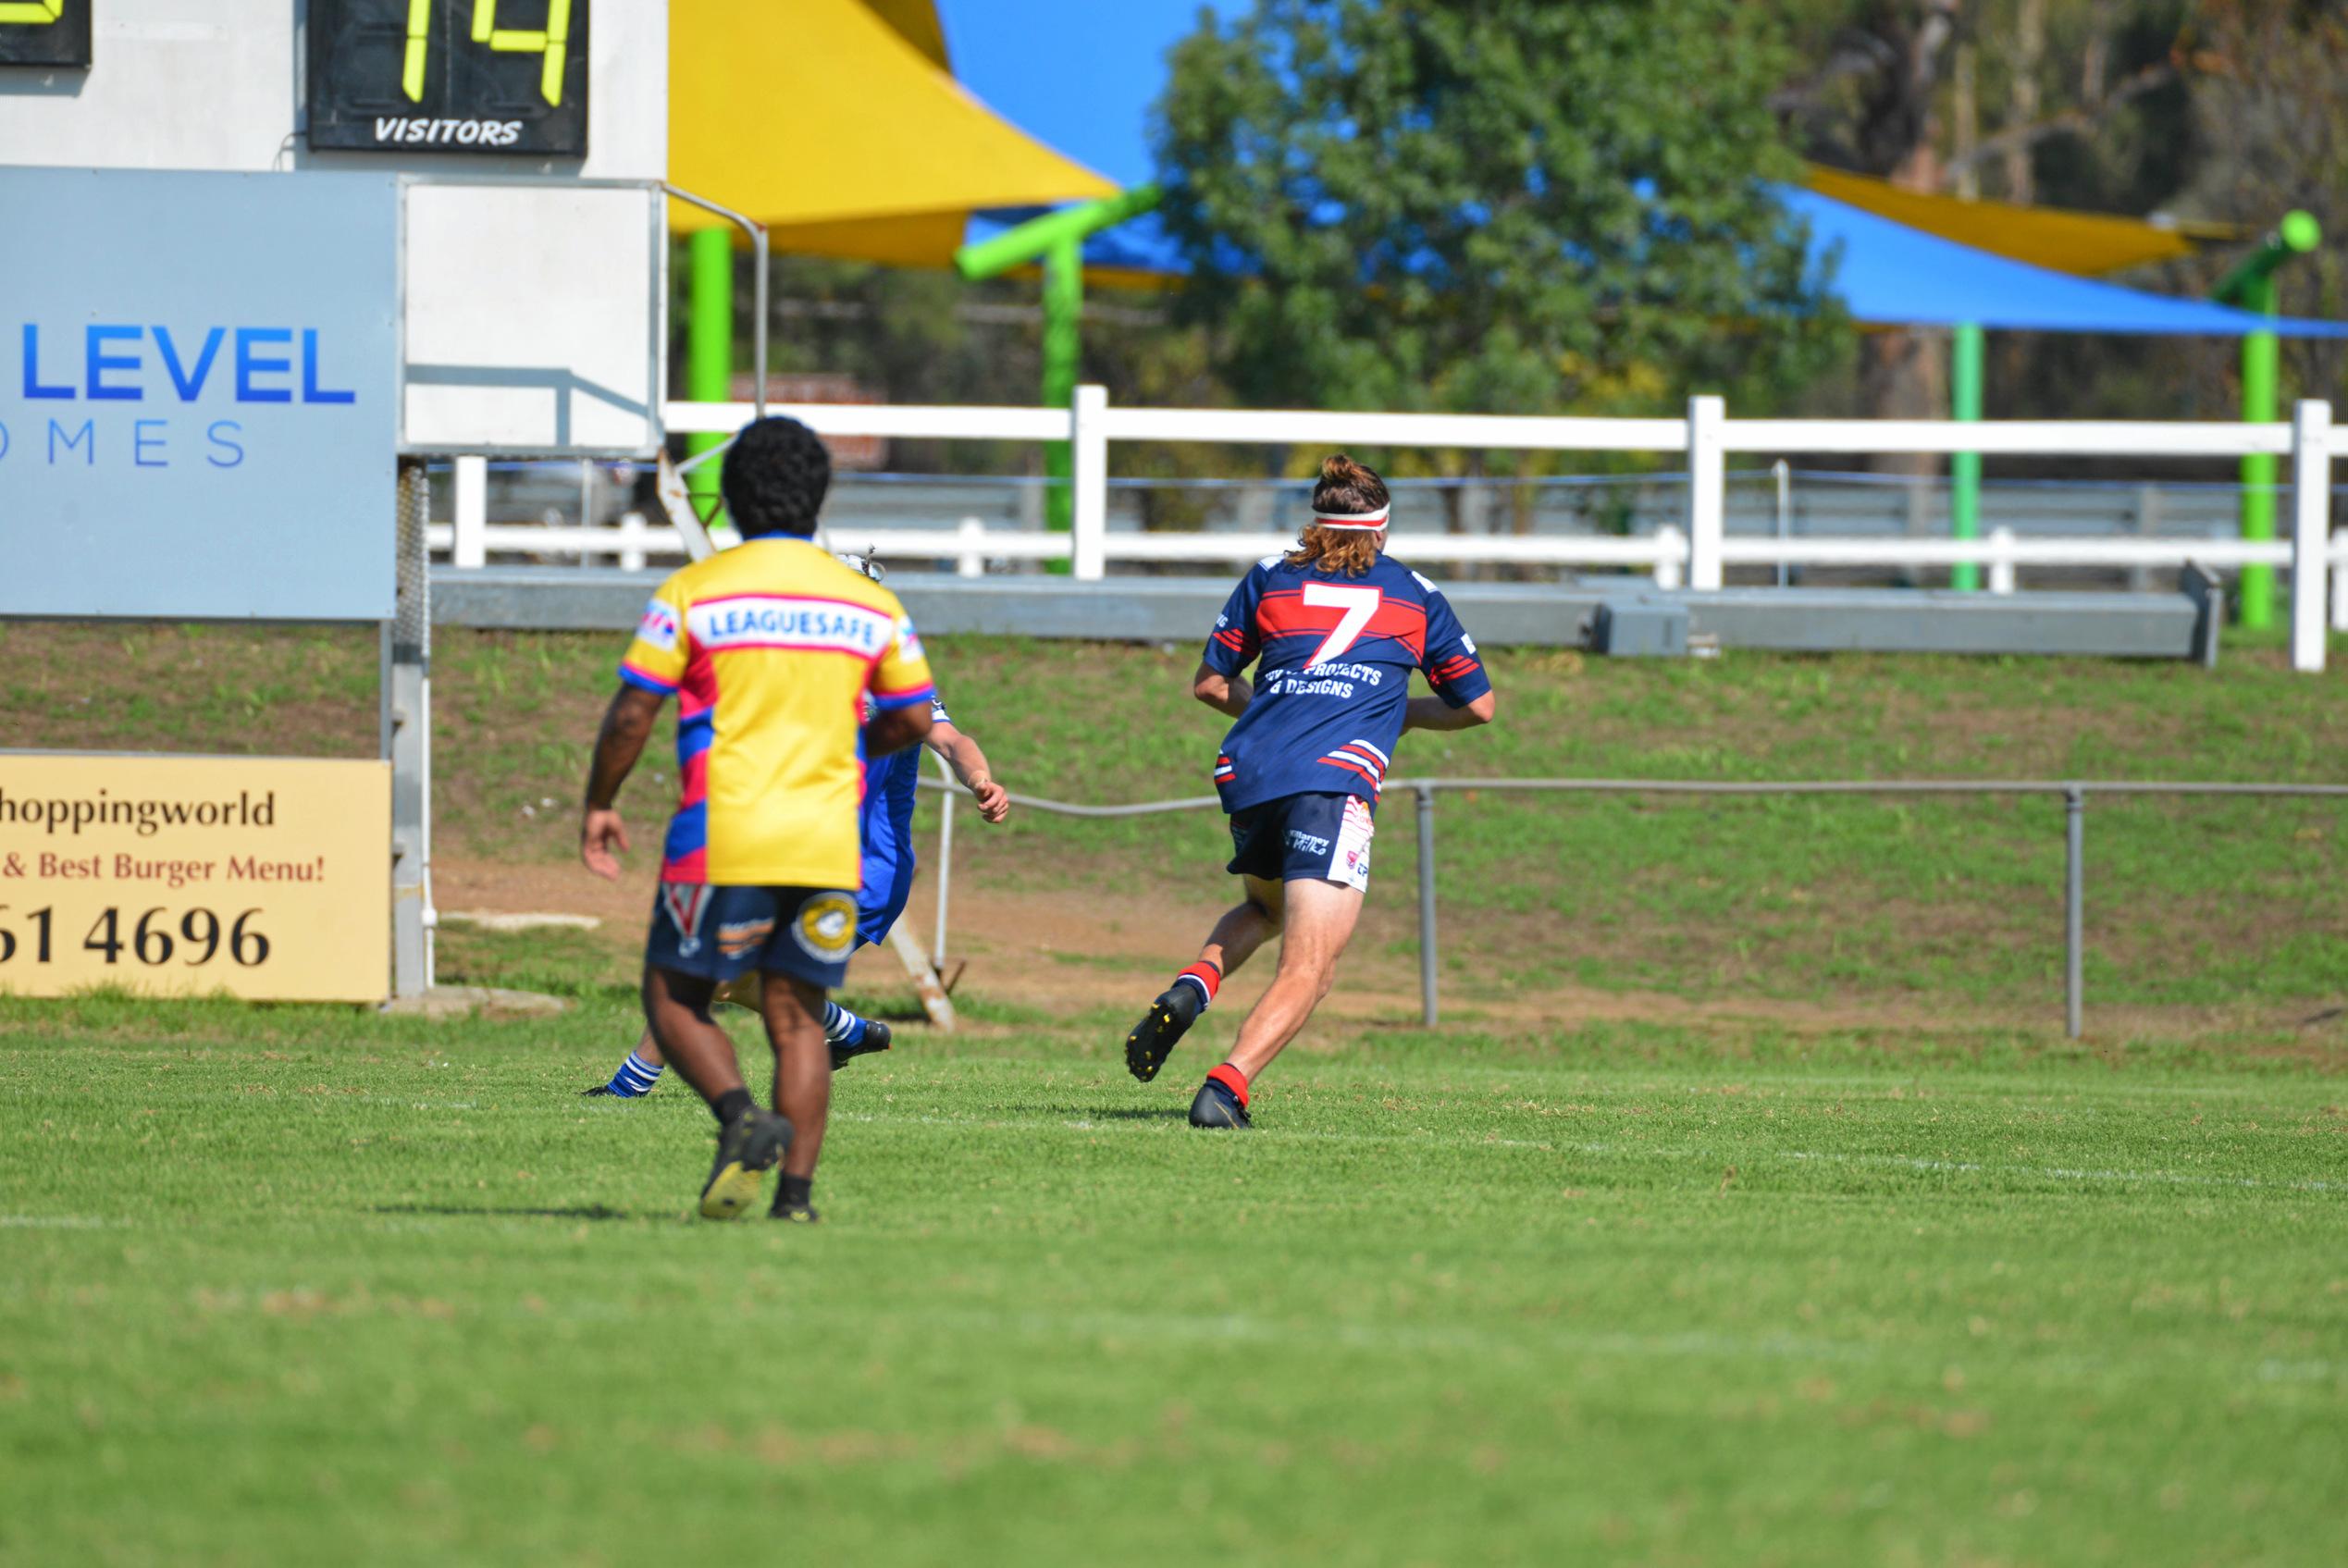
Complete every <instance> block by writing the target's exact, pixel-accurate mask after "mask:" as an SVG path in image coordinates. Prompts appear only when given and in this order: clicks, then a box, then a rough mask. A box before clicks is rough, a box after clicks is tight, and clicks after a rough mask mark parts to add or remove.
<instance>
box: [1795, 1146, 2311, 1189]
mask: <svg viewBox="0 0 2348 1568" xmlns="http://www.w3.org/2000/svg"><path fill="white" fill-rule="evenodd" d="M1779 1157H1781V1158H1784V1159H1789V1160H1823V1161H1826V1162H1829V1163H1832V1164H1835V1165H1888V1166H1897V1167H1903V1168H1905V1169H1909V1170H1935V1171H1941V1170H1945V1171H1959V1172H1963V1173H1967V1174H1971V1173H1976V1172H1978V1173H1981V1174H1984V1175H1992V1176H1996V1175H2008V1176H2041V1177H2051V1178H2052V1179H2055V1180H2058V1181H2118V1182H2138V1181H2146V1182H2160V1183H2165V1184H2167V1185H2169V1186H2172V1187H2274V1188H2287V1189H2289V1190H2290V1191H2294V1192H2331V1191H2338V1190H2339V1189H2340V1187H2341V1183H2339V1182H2336V1181H2261V1180H2259V1179H2257V1178H2256V1177H2255V1176H2193V1175H2188V1174H2186V1173H2185V1172H2182V1171H2174V1170H2073V1169H2070V1168H2067V1167H2062V1166H2028V1165H2009V1166H1985V1165H1976V1164H1974V1163H1972V1162H1971V1161H1966V1160H1926V1159H1915V1158H1911V1157H1909V1155H1906V1154H1821V1153H1819V1152H1817V1151H1815V1150H1810V1149H1786V1150H1784V1151H1782V1152H1781V1153H1780V1156H1779Z"/></svg>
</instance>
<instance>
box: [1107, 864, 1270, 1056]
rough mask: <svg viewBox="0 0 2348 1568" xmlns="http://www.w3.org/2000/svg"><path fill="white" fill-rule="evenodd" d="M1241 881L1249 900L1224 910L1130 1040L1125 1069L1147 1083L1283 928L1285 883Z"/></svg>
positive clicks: (1244, 879) (1130, 1035)
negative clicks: (1231, 979) (1228, 981)
mask: <svg viewBox="0 0 2348 1568" xmlns="http://www.w3.org/2000/svg"><path fill="white" fill-rule="evenodd" d="M1240 880H1241V882H1242V884H1243V885H1244V887H1245V889H1246V891H1247V898H1246V900H1245V901H1244V902H1242V903H1240V904H1235V905H1233V906H1232V907H1230V908H1228V909H1226V910H1224V911H1223V915H1222V918H1221V919H1220V920H1217V921H1216V922H1215V929H1214V931H1213V932H1210V933H1209V934H1208V936H1207V938H1206V945H1205V946H1204V947H1201V948H1200V949H1199V950H1198V961H1197V962H1196V963H1194V964H1193V965H1191V967H1190V968H1188V969H1184V970H1183V971H1182V972H1181V973H1180V974H1178V975H1176V976H1175V977H1174V983H1173V984H1172V985H1170V986H1168V987H1167V988H1166V990H1165V991H1164V992H1163V993H1162V994H1160V995H1159V996H1158V998H1157V1000H1156V1001H1155V1002H1152V1003H1151V1004H1150V1009H1149V1011H1148V1012H1146V1013H1144V1014H1143V1015H1142V1021H1141V1022H1140V1023H1137V1024H1135V1025H1134V1026H1133V1030H1132V1032H1131V1033H1130V1034H1128V1035H1127V1036H1126V1037H1125V1069H1126V1070H1127V1071H1128V1072H1130V1073H1131V1074H1132V1075H1133V1076H1134V1077H1135V1078H1138V1079H1140V1080H1142V1081H1143V1083H1147V1082H1148V1081H1149V1080H1151V1079H1153V1078H1155V1077H1156V1076H1157V1069H1158V1068H1162V1067H1164V1066H1165V1065H1166V1058H1167V1056H1168V1055H1169V1054H1171V1053H1172V1051H1173V1049H1174V1045H1175V1043H1176V1042H1177V1041H1179V1040H1180V1039H1181V1038H1182V1036H1183V1035H1184V1034H1185V1033H1186V1032H1188V1031H1189V1030H1190V1027H1191V1025H1192V1024H1193V1023H1196V1022H1197V1021H1198V1016H1199V1014H1201V1013H1203V1012H1205V1010H1206V1009H1207V1007H1208V1006H1209V1005H1210V1004H1212V1003H1213V1002H1214V1000H1215V994H1216V992H1217V991H1218V990H1219V989H1221V987H1222V984H1223V981H1224V980H1225V978H1226V977H1228V976H1229V975H1230V973H1231V971H1232V970H1234V969H1238V968H1239V967H1240V966H1241V965H1242V964H1244V963H1245V962H1247V960H1248V959H1249V958H1251V957H1254V955H1255V950H1256V949H1257V948H1259V947H1261V946H1263V945H1264V944H1265V943H1267V942H1268V941H1270V940H1271V938H1272V937H1273V935H1274V934H1275V933H1276V932H1279V929H1280V920H1281V919H1282V913H1283V911H1284V910H1285V908H1286V907H1287V905H1286V902H1285V899H1286V895H1285V894H1284V892H1283V890H1282V884H1281V883H1276V882H1267V881H1266V880H1265V879H1264V878H1262V877H1242V878H1241V879H1240Z"/></svg>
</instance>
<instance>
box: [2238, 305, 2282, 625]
mask: <svg viewBox="0 0 2348 1568" xmlns="http://www.w3.org/2000/svg"><path fill="white" fill-rule="evenodd" d="M2242 305H2243V309H2244V310H2247V311H2252V312H2255V314H2257V315H2269V316H2270V315H2274V314H2275V278H2274V275H2273V274H2272V273H2268V274H2266V275H2264V276H2262V277H2259V278H2253V279H2251V280H2249V281H2248V282H2247V283H2246V284H2245V285H2244V286H2243V293H2242ZM2281 359H2282V345H2281V341H2280V340H2279V339H2277V338H2276V336H2275V335H2274V334H2273V333H2272V332H2245V333H2243V340H2242V417H2243V423H2244V424H2249V425H2264V424H2269V423H2271V422H2272V421H2273V420H2274V417H2275V414H2276V409H2277V404H2278V401H2279V400H2278V398H2277V395H2276V381H2277V378H2278V377H2277V372H2278V371H2279V369H2280V363H2281ZM2242 537H2243V538H2245V539H2271V538H2273V537H2275V454H2274V453H2272V452H2248V453H2245V454H2243V460H2242ZM2242 623H2243V625H2244V626H2246V627H2250V628H2252V629H2253V630H2259V631H2263V630H2265V629H2266V628H2267V627H2268V626H2271V625H2273V624H2274V623H2275V569H2274V568H2273V567H2271V566H2245V567H2243V569H2242Z"/></svg>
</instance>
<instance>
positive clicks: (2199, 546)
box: [435, 387, 2348, 671]
mask: <svg viewBox="0 0 2348 1568" xmlns="http://www.w3.org/2000/svg"><path fill="white" fill-rule="evenodd" d="M753 412H754V411H753V409H752V408H751V405H749V404H748V403H694V402H672V403H670V404H668V405H667V406H666V408H665V409H664V411H663V414H664V416H665V420H666V425H667V428H668V429H669V431H670V432H671V433H672V434H693V433H705V432H706V433H715V434H727V435H730V434H732V433H733V432H734V431H735V430H737V429H739V428H741V426H743V425H744V424H746V423H748V420H749V419H750V418H751V417H752V414H753ZM769 412H770V413H776V414H789V415H791V416H792V417H794V418H797V419H799V420H802V421H804V422H805V423H806V424H807V425H808V426H810V427H811V428H813V429H814V430H816V431H817V432H819V433H820V434H823V435H836V436H879V437H894V438H907V439H945V440H987V441H1018V442H1045V441H1067V442H1069V446H1070V451H1071V455H1072V457H1073V464H1072V467H1073V475H1072V481H1071V488H1072V490H1073V496H1074V508H1073V528H1072V530H1071V532H1069V533H1065V534H1061V533H1051V532H1047V531H1043V530H1028V529H994V528H980V527H978V526H977V525H975V524H974V523H971V522H969V521H966V522H964V523H963V524H962V525H959V526H958V527H957V528H952V529H943V528H895V529H892V528H878V529H874V528H859V529H858V530H857V537H856V539H855V541H854V542H855V544H856V545H857V546H858V547H859V548H860V549H867V548H869V549H872V550H874V551H876V552H877V553H879V554H881V555H883V556H895V557H899V558H905V559H931V560H949V559H950V560H956V561H958V562H961V563H962V569H963V570H964V571H966V572H967V571H971V570H974V569H975V568H976V566H977V563H979V562H981V561H982V560H995V561H1003V560H1012V561H1054V560H1067V561H1069V562H1070V570H1071V574H1072V575H1073V576H1075V577H1076V578H1077V579H1078V580H1079V581H1094V580H1098V579H1100V578H1101V577H1103V576H1105V575H1106V571H1107V566H1108V563H1109V562H1112V561H1119V562H1198V563H1201V564H1218V565H1225V564H1230V563H1231V562H1241V561H1252V560H1254V559H1256V558H1258V557H1261V556H1265V555H1269V554H1271V553H1273V552H1274V551H1276V550H1279V549H1284V548H1285V547H1286V546H1287V545H1288V544H1289V543H1290V540H1291V537H1290V536H1288V535H1285V534H1275V533H1179V534H1178V533H1162V534H1161V533H1122V532H1116V533H1113V532H1111V531H1110V529H1109V528H1108V526H1107V518H1108V483H1107V481H1108V474H1109V462H1108V455H1109V446H1110V444H1111V443H1112V442H1118V441H1129V442H1145V441H1205V442H1217V443H1223V444H1228V445H1253V446H1297V447H1304V448H1307V449H1317V448H1326V449H1328V450H1332V451H1333V450H1336V449H1338V448H1341V447H1342V448H1365V447H1415V448H1427V449H1439V450H1441V449H1449V450H1477V449H1482V450H1488V451H1593V452H1594V451H1608V452H1653V453H1664V454H1671V455H1675V456H1679V457H1682V458H1684V459H1685V463H1686V467H1687V520H1688V526H1687V530H1686V532H1685V533H1683V532H1682V531H1680V530H1679V529H1676V528H1670V527H1666V528H1662V529H1659V530H1658V531H1657V532H1655V533H1654V534H1652V535H1650V536H1647V537H1618V536H1612V535H1601V536H1558V535H1543V536H1539V537H1525V536H1519V535H1484V534H1477V535H1458V534H1414V535H1412V536H1411V537H1410V541H1409V549H1410V554H1411V558H1412V559H1413V560H1414V561H1427V562H1521V563H1525V564H1528V565H1550V566H1566V567H1608V568H1613V569H1616V570H1621V569H1625V568H1628V569H1631V570H1638V571H1646V572H1650V573H1651V574H1653V575H1654V577H1655V579H1656V581H1657V582H1658V583H1659V584H1661V585H1662V586H1666V587H1678V586H1686V587H1688V588H1694V589H1706V588H1717V587H1719V586H1721V584H1722V576H1723V573H1724V569H1725V568H1727V567H1729V566H1732V565H1768V564H1773V563H1776V562H1786V563H1788V564H1795V565H1816V566H1950V565H1955V564H1959V563H1960V562H1978V563H1979V564H1981V565H1982V566H1983V568H1984V569H1985V570H1986V572H1987V574H1988V576H1989V585H1990V587H1991V590H1992V591H1993V592H1996V591H2006V592H2010V591H2011V590H2012V587H2013V573H2014V569H2015V568H2016V567H2019V566H2089V567H2107V568H2123V569H2124V568H2128V567H2145V568H2155V569H2157V568H2171V569H2173V568H2177V567H2181V566H2183V565H2186V564H2187V563H2189V562H2194V563H2199V564H2201V565H2204V566H2208V567H2214V568H2218V569H2220V570H2239V569H2241V568H2242V567H2244V566H2251V565H2265V566H2272V567H2276V568H2280V569H2282V570H2285V571H2288V572H2290V573H2291V574H2292V581H2293V583H2294V584H2298V583H2307V582H2314V583H2317V585H2319V587H2318V591H2317V592H2314V593H2305V592H2297V591H2294V592H2293V594H2292V638H2291V646H2292V664H2293V666H2294V667H2295V668H2297V669H2301V670H2308V671H2315V670H2320V669H2322V668H2323V665H2324V638H2325V631H2326V628H2327V624H2328V623H2335V622H2331V621H2330V618H2329V617H2328V616H2327V602H2326V601H2327V597H2328V596H2327V594H2326V593H2325V592H2324V591H2322V588H2323V587H2325V586H2328V587H2329V588H2330V590H2331V592H2330V594H2329V599H2330V600H2331V611H2332V615H2334V616H2337V617H2339V620H2338V621H2337V622H2336V624H2338V625H2339V627H2340V629H2342V630H2348V531H2343V533H2342V536H2340V537H2334V536H2333V535H2332V532H2331V519H2330V495H2331V452H2330V443H2331V438H2332V424H2331V405H2330V404H2329V403H2328V402H2322V401H2305V402H2301V403H2299V404H2298V405H2297V406H2296V407H2295V408H2294V409H2293V410H2292V418H2291V421H2290V423H2288V424H2267V425H2248V424H2238V423H2214V422H2204V423H2181V422H2180V423H2159V422H2151V421H2139V422H2119V421H2097V420H2035V421H2023V420H2013V421H2003V420H1995V421H1983V422H1981V423H1978V424H1959V423H1957V422H1955V421H1951V420H1876V419H1732V418H1730V417H1728V413H1727V409H1726V406H1725V404H1724V402H1723V401H1722V400H1721V399H1719V398H1716V397H1698V398H1691V399H1689V400H1688V404H1687V416H1686V417H1685V418H1679V419H1595V418H1522V417H1514V416H1502V415H1485V414H1380V413H1361V414H1326V413H1319V412H1312V411H1299V410H1249V409H1149V408H1119V407H1114V406H1112V405H1111V404H1110V402H1109V400H1108V392H1107V389H1106V388H1102V387H1081V388H1079V389H1077V393H1076V398H1075V401H1074V404H1073V406H1072V407H1070V408H1067V409H1052V408H1017V407H977V406H972V407H951V406H921V405H888V404H871V403H854V404H847V403H843V404H833V403H817V404H789V405H782V404H777V405H772V406H771V407H770V409H769ZM1885 452H1921V453H1936V454H1946V453H1955V452H1980V453H1982V454H1983V455H1984V456H1999V457H2007V456H2028V457H2038V458H2045V457H2135V458H2154V459H2175V458H2241V457H2243V456H2246V455H2249V454H2251V453H2268V454H2271V455H2274V456H2276V457H2280V458H2286V459H2288V460H2289V467H2290V475H2289V483H2290V497H2289V499H2290V506H2289V526H2288V529H2287V531H2285V533H2284V537H2280V538H2276V539H2273V540H2268V541H2256V542H2254V541H2250V540H2241V539H2231V540H2212V539H2191V538H2131V539H2113V538H2079V539H2066V538H2030V539H2022V538H2017V537H2014V536H2013V535H2012V534H2011V533H2010V532H2009V531H2008V530H2004V529H1997V530H1993V531H1992V532H1991V533H1990V534H1988V535H1987V536H1985V537H1982V538H1980V539H1975V540H1958V539H1947V538H1943V539H1920V538H1893V539H1885V538H1864V539H1862V538H1829V537H1815V536H1810V537H1795V538H1786V537H1729V536H1728V534H1727V532H1726V529H1725V526H1724V523H1725V513H1726V506H1725V489H1726V473H1727V466H1728V459H1729V457H1730V455H1731V454H1732V453H1733V454H1738V455H1748V456H1761V457H1777V456H1783V455H1792V454H1811V453H1885ZM485 495H486V489H485V487H484V485H483V484H482V482H481V478H480V470H479V468H478V466H477V460H460V463H459V466H458V481H457V486H456V501H457V505H456V514H455V520H454V523H453V525H451V527H449V528H448V529H446V530H445V531H436V532H438V533H439V537H438V538H436V539H435V543H436V544H439V545H441V546H443V547H444V548H446V549H449V551H450V556H451V562H452V563H453V564H455V565H456V566H459V567H464V566H477V565H481V564H483V563H484V562H486V561H487V559H488V553H489V552H491V551H509V550H525V551H550V550H551V551H580V552H598V553H608V554H612V555H614V556H618V557H620V558H621V559H622V560H624V561H626V562H629V563H631V564H640V563H641V562H643V560H644V559H645V558H646V557H647V556H648V555H652V554H658V555H667V556H676V555H682V554H683V553H684V544H683V541H682V540H681V539H679V538H678V537H677V536H676V532H675V530H674V529H673V528H667V527H653V526H650V525H647V524H646V523H644V521H643V520H642V519H640V518H631V519H629V520H625V521H624V522H623V524H622V525H620V526H617V527H612V526H604V527H562V526H538V525H493V524H490V523H488V520H487V518H486V515H485V512H486V503H485Z"/></svg>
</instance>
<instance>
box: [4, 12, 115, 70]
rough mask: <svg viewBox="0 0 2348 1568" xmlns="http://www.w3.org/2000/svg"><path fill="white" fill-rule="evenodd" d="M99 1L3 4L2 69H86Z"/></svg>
mask: <svg viewBox="0 0 2348 1568" xmlns="http://www.w3.org/2000/svg"><path fill="white" fill-rule="evenodd" d="M96 4H97V0H0V66H86V65H88V64H89V63H90V7H91V6H94V5H96Z"/></svg>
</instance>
